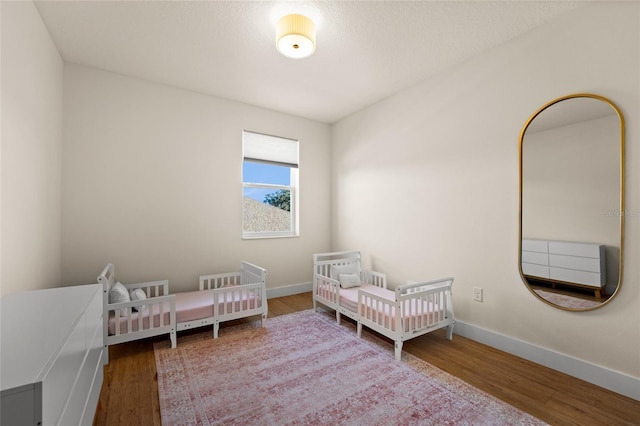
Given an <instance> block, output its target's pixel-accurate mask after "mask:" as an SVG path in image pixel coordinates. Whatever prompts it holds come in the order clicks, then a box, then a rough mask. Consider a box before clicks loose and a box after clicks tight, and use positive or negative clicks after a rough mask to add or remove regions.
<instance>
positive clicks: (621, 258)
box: [518, 93, 625, 312]
mask: <svg viewBox="0 0 640 426" xmlns="http://www.w3.org/2000/svg"><path fill="white" fill-rule="evenodd" d="M575 98H591V99H596V100H599V101H602V102H604V103H606V104H607V105H609V106H610V107H611V108H612V109H613V110H614V111H615V113H616V114H617V116H618V120H619V123H620V176H619V179H620V194H619V195H620V210H619V212H618V215H619V218H620V229H619V231H620V255H619V260H618V268H619V270H618V283H617V286H616V289H615V291H614V292H613V293H612V294H611V296H609V297H608V298H607V299H606V300H604V301H603V302H602V303H600V304H599V305H598V306H594V307H589V308H572V307H567V306H562V305H558V304H555V303H552V302H550V301H549V300H547V299H545V298H544V297H542V296H540V295H539V294H538V293H536V292H535V291H534V290H533V289H532V288H531V285H530V284H529V282H528V281H527V278H526V277H525V275H524V273H523V271H522V216H523V208H522V207H523V143H524V136H525V133H526V131H527V129H528V128H529V125H530V124H531V123H532V122H533V120H534V119H535V118H536V117H538V116H539V115H540V114H541V113H542V112H543V111H545V110H547V109H548V108H549V107H551V106H553V105H555V104H557V103H559V102H562V101H566V100H569V99H575ZM624 134H625V128H624V117H623V115H622V112H621V111H620V109H619V108H618V107H617V106H616V105H615V104H614V103H613V102H611V101H610V100H609V99H607V98H605V97H603V96H600V95H595V94H590V93H576V94H571V95H566V96H562V97H560V98H557V99H554V100H553V101H551V102H548V103H547V104H545V105H543V106H542V107H541V108H540V109H538V110H537V111H536V112H535V113H534V114H533V115H532V116H531V117H530V118H529V119H528V120H527V122H526V123H525V125H524V127H523V128H522V131H521V132H520V142H519V146H518V151H519V152H518V155H519V232H518V237H519V238H518V271H519V272H520V277H521V278H522V280H523V282H524V283H525V285H526V287H527V289H529V291H530V292H531V293H532V294H533V295H534V296H535V297H536V298H538V299H540V300H542V301H543V302H544V303H546V304H548V305H550V306H553V307H555V308H558V309H562V310H567V311H578V312H582V311H591V310H594V309H599V308H601V307H602V306H605V305H606V304H608V303H609V302H611V300H613V299H614V298H615V297H616V296H617V294H618V293H619V292H620V288H621V287H622V278H623V270H624V268H623V265H624V218H625V210H624V192H625V191H624V156H625V155H624Z"/></svg>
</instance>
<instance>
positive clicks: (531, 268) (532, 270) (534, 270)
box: [522, 262, 549, 278]
mask: <svg viewBox="0 0 640 426" xmlns="http://www.w3.org/2000/svg"><path fill="white" fill-rule="evenodd" d="M522 273H523V274H524V275H530V276H532V277H540V278H549V267H548V266H541V265H535V264H533V263H524V262H523V263H522Z"/></svg>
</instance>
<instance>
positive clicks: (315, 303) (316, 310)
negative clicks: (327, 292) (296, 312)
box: [313, 297, 318, 312]
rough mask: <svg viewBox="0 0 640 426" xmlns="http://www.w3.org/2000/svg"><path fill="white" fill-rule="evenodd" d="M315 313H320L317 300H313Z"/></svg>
mask: <svg viewBox="0 0 640 426" xmlns="http://www.w3.org/2000/svg"><path fill="white" fill-rule="evenodd" d="M313 312H318V302H316V298H315V297H314V298H313Z"/></svg>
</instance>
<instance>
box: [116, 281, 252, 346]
mask: <svg viewBox="0 0 640 426" xmlns="http://www.w3.org/2000/svg"><path fill="white" fill-rule="evenodd" d="M175 296H176V321H177V322H178V323H181V322H188V321H194V320H198V319H203V318H210V317H213V290H202V291H187V292H182V293H175ZM218 303H219V314H220V315H224V314H229V313H233V312H240V311H247V310H250V309H256V308H260V307H261V306H262V301H261V300H260V298H259V297H257V296H256V295H255V294H254V293H252V292H248V291H233V292H224V293H220V294H218ZM163 305H165V306H163V311H164V325H168V324H169V304H168V303H164V304H163ZM158 310H159V309H158V306H154V308H153V326H154V327H160V313H159V312H158ZM139 315H142V330H146V329H148V328H149V309H145V310H144V311H143V312H142V313H140V312H134V313H133V315H132V316H131V329H132V330H133V331H134V332H135V331H138V329H139V328H140V327H139V324H138V321H139V320H138V316H139ZM119 320H120V334H125V333H128V324H127V318H126V317H120V319H119ZM115 332H116V319H115V315H114V313H113V312H111V313H110V317H109V335H114V334H115Z"/></svg>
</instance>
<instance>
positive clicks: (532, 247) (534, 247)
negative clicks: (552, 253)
mask: <svg viewBox="0 0 640 426" xmlns="http://www.w3.org/2000/svg"><path fill="white" fill-rule="evenodd" d="M522 251H536V252H538V253H548V252H549V242H548V241H546V240H522Z"/></svg>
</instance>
